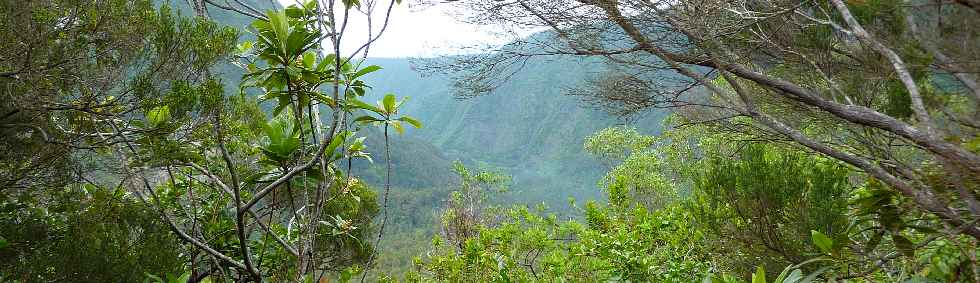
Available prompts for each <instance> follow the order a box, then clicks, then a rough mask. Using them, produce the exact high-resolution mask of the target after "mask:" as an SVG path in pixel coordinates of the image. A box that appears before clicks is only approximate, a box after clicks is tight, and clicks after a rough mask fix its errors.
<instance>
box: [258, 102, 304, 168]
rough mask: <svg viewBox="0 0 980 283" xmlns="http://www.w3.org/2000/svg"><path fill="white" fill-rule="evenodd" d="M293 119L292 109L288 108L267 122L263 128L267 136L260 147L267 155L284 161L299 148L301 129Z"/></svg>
mask: <svg viewBox="0 0 980 283" xmlns="http://www.w3.org/2000/svg"><path fill="white" fill-rule="evenodd" d="M293 120H294V117H293V113H292V111H290V110H288V109H287V110H286V111H283V112H282V113H280V114H279V115H276V116H275V117H273V118H272V120H270V121H269V122H268V123H266V124H265V126H264V129H263V130H264V131H265V137H263V139H262V141H261V143H260V148H261V150H262V153H264V154H265V155H266V157H268V158H269V159H272V160H276V161H284V160H287V159H289V157H290V155H292V154H293V152H295V151H296V150H297V149H299V147H300V144H301V142H300V139H299V129H298V128H297V127H296V125H295V124H294V122H293Z"/></svg>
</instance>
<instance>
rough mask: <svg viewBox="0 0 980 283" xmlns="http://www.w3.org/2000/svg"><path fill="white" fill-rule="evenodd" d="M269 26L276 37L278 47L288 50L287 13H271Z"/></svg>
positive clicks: (269, 13) (269, 14)
mask: <svg viewBox="0 0 980 283" xmlns="http://www.w3.org/2000/svg"><path fill="white" fill-rule="evenodd" d="M268 18H269V26H270V28H271V29H272V32H273V33H274V34H275V35H276V40H277V41H278V45H279V46H277V47H278V48H279V49H280V50H282V51H285V50H286V40H287V39H288V38H289V20H288V19H286V12H285V11H282V10H280V11H269V12H268Z"/></svg>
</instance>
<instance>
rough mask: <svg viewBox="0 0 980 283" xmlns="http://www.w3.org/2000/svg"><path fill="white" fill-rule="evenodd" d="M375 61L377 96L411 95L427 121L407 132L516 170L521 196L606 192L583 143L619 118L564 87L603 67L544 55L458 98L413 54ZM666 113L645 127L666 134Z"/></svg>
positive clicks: (555, 198) (412, 108)
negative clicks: (418, 65) (419, 67)
mask: <svg viewBox="0 0 980 283" xmlns="http://www.w3.org/2000/svg"><path fill="white" fill-rule="evenodd" d="M368 63H370V64H376V65H380V66H382V67H384V69H383V70H382V71H379V72H377V73H376V74H372V75H373V76H372V77H371V78H369V80H370V85H372V86H373V91H372V94H371V95H373V96H375V97H377V96H380V95H382V94H384V93H387V92H393V93H395V94H397V95H399V96H409V97H411V99H410V100H409V102H408V103H407V104H406V106H405V113H406V114H408V115H412V116H414V117H417V118H419V119H421V120H422V121H423V123H424V124H425V128H423V129H421V130H417V131H412V132H410V133H408V134H407V135H406V136H408V137H411V138H417V139H421V140H425V141H428V142H429V143H431V144H432V145H434V146H435V147H436V148H438V149H440V150H441V151H443V153H444V154H445V155H446V156H447V157H448V158H450V159H459V160H463V161H464V162H465V163H469V164H473V165H478V166H486V167H490V168H498V169H500V170H501V171H503V172H504V173H507V174H510V175H512V176H513V177H514V186H513V189H514V192H513V193H511V194H510V195H511V196H512V197H513V198H516V199H519V200H522V201H527V202H542V201H543V202H546V203H549V204H550V205H552V206H563V205H564V204H565V203H566V201H567V198H568V197H569V196H572V197H576V198H578V199H589V198H596V197H598V196H599V195H600V194H599V192H598V190H597V189H596V183H597V181H598V180H599V179H600V178H601V176H602V174H603V168H601V166H600V165H599V164H598V163H597V162H596V161H595V160H594V159H593V158H591V157H590V156H589V155H588V154H586V153H585V152H584V151H583V148H582V143H583V141H584V138H585V137H586V136H588V135H589V134H592V133H594V132H596V131H598V130H600V129H602V128H605V127H609V126H613V125H616V124H617V122H618V121H617V120H616V119H614V118H613V117H610V116H609V115H607V114H605V113H603V112H601V111H598V110H594V109H591V108H587V107H583V105H582V103H581V102H580V101H579V100H578V99H577V98H575V97H570V96H566V95H564V94H563V92H564V90H566V89H567V88H570V87H575V86H577V85H579V84H580V83H582V82H583V81H584V80H585V79H586V78H588V77H589V76H591V75H594V74H595V73H597V72H598V71H599V70H600V69H599V68H601V64H595V63H590V62H585V61H581V60H577V59H575V58H563V57H558V58H555V59H553V60H543V59H537V60H534V61H532V62H530V63H529V64H528V65H527V67H526V68H524V69H523V70H521V71H520V72H519V73H517V74H516V75H515V76H514V77H513V78H512V79H511V80H510V81H508V82H507V83H505V84H503V85H502V86H500V87H499V88H498V89H497V90H496V91H495V92H494V93H492V94H490V95H486V96H481V97H476V98H472V99H467V100H457V99H455V98H454V97H453V95H452V93H451V89H450V87H449V85H450V84H449V83H450V82H449V81H448V80H447V79H446V78H442V77H421V76H420V75H419V74H418V73H417V72H415V71H413V70H412V67H411V63H410V62H409V60H407V59H369V62H368ZM371 99H376V98H371ZM662 117H663V114H662V113H655V114H653V115H649V116H648V117H646V118H644V119H642V120H641V121H639V122H638V123H637V125H641V126H640V128H641V130H643V131H644V132H647V133H658V132H659V124H660V119H662Z"/></svg>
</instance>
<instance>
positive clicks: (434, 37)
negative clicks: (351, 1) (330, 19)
mask: <svg viewBox="0 0 980 283" xmlns="http://www.w3.org/2000/svg"><path fill="white" fill-rule="evenodd" d="M362 1H363V0H362ZM378 1H379V5H378V7H377V8H376V9H375V13H374V15H375V16H374V20H373V27H374V28H373V31H374V32H375V33H377V31H378V30H380V29H381V26H382V21H383V19H384V12H385V11H386V8H387V4H388V2H387V1H385V0H378ZM279 2H280V3H282V4H283V5H284V6H286V5H291V4H293V3H296V0H279ZM337 2H340V1H337ZM413 2H414V1H402V3H401V5H396V6H395V7H394V9H392V12H391V19H390V20H389V23H388V27H387V29H386V30H385V32H384V34H383V35H382V36H381V38H380V39H378V40H377V41H375V42H374V43H373V44H372V45H371V47H370V52H369V54H368V55H369V57H434V56H440V55H457V54H465V53H472V52H475V49H474V48H473V47H479V46H488V45H489V46H494V45H500V44H504V43H507V42H509V41H511V39H512V37H510V36H507V35H504V33H502V32H500V31H493V30H492V28H486V27H479V26H475V25H470V24H466V23H462V22H460V21H458V20H456V18H455V17H454V16H452V15H450V12H451V10H450V9H451V8H452V7H451V6H450V5H445V4H436V5H427V6H422V5H418V4H415V3H413ZM367 30H368V29H367V21H366V16H364V14H361V13H359V12H356V11H352V12H351V19H350V20H349V22H348V25H347V30H346V31H345V33H344V37H345V38H344V40H343V41H344V43H346V44H341V47H342V51H341V52H342V53H347V54H350V52H353V51H354V50H356V49H357V48H358V47H360V46H361V45H362V44H363V43H364V42H366V39H367Z"/></svg>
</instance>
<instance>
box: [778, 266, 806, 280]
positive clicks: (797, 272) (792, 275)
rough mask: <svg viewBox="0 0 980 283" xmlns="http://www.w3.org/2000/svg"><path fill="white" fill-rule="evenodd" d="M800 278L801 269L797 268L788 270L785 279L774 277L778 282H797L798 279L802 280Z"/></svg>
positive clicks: (801, 276) (801, 274)
mask: <svg viewBox="0 0 980 283" xmlns="http://www.w3.org/2000/svg"><path fill="white" fill-rule="evenodd" d="M802 279H803V271H800V270H799V269H793V271H792V272H790V273H789V275H787V276H786V279H783V280H779V279H776V282H779V283H797V282H800V280H802Z"/></svg>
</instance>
